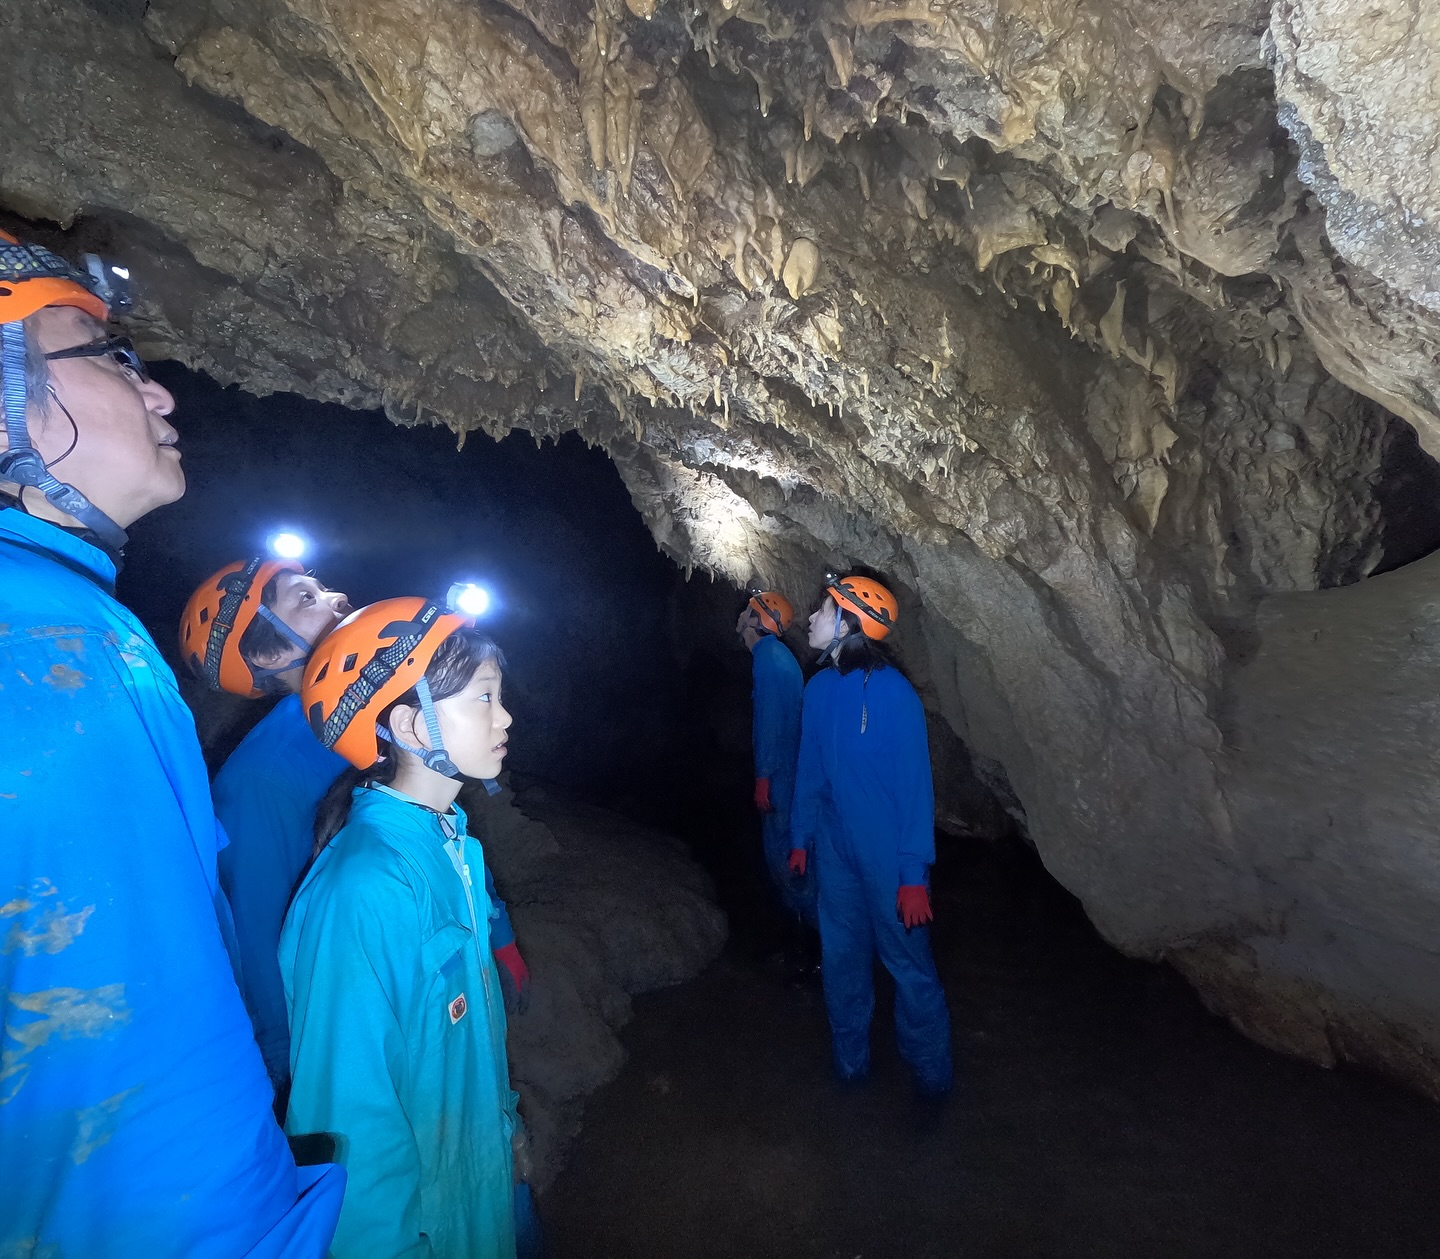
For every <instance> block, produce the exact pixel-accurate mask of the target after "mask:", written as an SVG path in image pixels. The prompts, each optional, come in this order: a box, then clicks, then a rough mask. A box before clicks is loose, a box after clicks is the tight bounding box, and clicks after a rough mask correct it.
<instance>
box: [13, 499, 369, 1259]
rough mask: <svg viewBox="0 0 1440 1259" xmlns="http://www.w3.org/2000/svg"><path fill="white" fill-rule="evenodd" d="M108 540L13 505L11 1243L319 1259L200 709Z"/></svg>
mask: <svg viewBox="0 0 1440 1259" xmlns="http://www.w3.org/2000/svg"><path fill="white" fill-rule="evenodd" d="M114 580H115V566H114V564H113V563H112V561H111V560H110V559H109V557H108V556H107V555H106V554H105V553H104V552H102V551H100V550H99V549H97V548H96V547H94V546H92V545H91V544H90V543H89V542H87V541H84V540H82V539H81V538H80V537H79V536H77V535H76V534H74V533H71V532H68V531H66V530H63V529H61V528H59V527H57V526H56V525H52V524H49V523H47V522H45V521H41V520H36V519H33V518H31V517H30V516H28V515H26V514H25V513H24V512H22V511H19V510H16V509H14V508H6V509H4V510H0V604H3V606H0V731H3V743H0V749H3V750H0V835H3V837H4V840H3V844H0V939H3V941H4V945H3V953H0V959H3V960H0V1004H3V1009H4V1024H5V1026H4V1059H3V1062H4V1065H3V1071H0V1254H4V1255H22V1254H23V1255H35V1256H41V1255H57V1256H60V1255H63V1256H80V1255H83V1256H86V1257H87V1259H97V1257H102V1259H103V1257H105V1256H115V1257H116V1259H138V1257H139V1256H144V1257H145V1259H165V1257H167V1256H175V1257H176V1259H180V1257H181V1256H183V1257H184V1259H234V1256H238V1255H251V1256H272V1255H273V1256H279V1255H285V1256H321V1255H324V1254H325V1252H326V1250H327V1248H328V1246H329V1242H330V1237H331V1233H332V1232H333V1230H334V1226H335V1218H336V1214H337V1212H338V1211H339V1208H340V1197H341V1194H342V1192H343V1189H344V1174H343V1172H341V1171H340V1169H339V1168H335V1167H306V1168H298V1169H297V1168H296V1166H295V1163H294V1160H293V1159H292V1158H291V1156H290V1150H289V1147H288V1146H287V1144H286V1142H285V1136H284V1134H283V1133H282V1132H281V1131H280V1128H279V1126H278V1125H277V1124H276V1123H275V1119H274V1116H273V1115H272V1113H271V1109H270V1108H271V1091H270V1084H269V1081H268V1080H267V1079H266V1078H265V1067H264V1064H263V1063H262V1062H261V1060H260V1055H259V1053H258V1052H257V1051H256V1048H255V1041H254V1038H253V1037H252V1036H251V1033H250V1023H249V1020H248V1019H247V1018H246V1017H245V1005H244V1003H243V1002H242V1001H241V999H240V994H239V992H238V991H237V990H236V987H235V979H234V977H233V975H232V973H231V969H230V963H229V960H228V959H227V957H226V953H225V949H224V946H223V945H222V943H221V935H220V929H219V925H218V923H217V921H216V916H215V906H216V897H217V895H218V882H217V879H216V872H215V858H216V846H217V830H216V825H215V815H214V813H213V811H212V809H211V803H210V784H209V781H208V777H207V775H206V772H205V762H204V760H203V758H202V756H201V753H200V744H199V740H198V739H197V738H196V735H195V722H194V720H193V719H192V718H191V716H190V710H189V709H188V708H187V707H186V706H185V703H184V701H183V700H182V699H181V698H180V692H179V689H178V687H177V686H176V684H175V677H174V675H173V674H172V673H171V671H170V668H169V666H168V665H166V663H165V661H164V660H163V659H162V658H161V655H160V653H159V651H158V650H157V649H156V647H155V644H154V643H153V642H152V641H151V639H150V636H149V635H148V634H147V633H146V632H145V630H144V628H143V627H142V626H141V625H140V623H139V621H137V620H136V619H135V617H134V616H133V615H131V613H130V612H129V611H127V610H126V609H125V608H123V607H122V606H121V605H120V604H119V603H117V602H116V601H115V598H114V596H113V583H114Z"/></svg>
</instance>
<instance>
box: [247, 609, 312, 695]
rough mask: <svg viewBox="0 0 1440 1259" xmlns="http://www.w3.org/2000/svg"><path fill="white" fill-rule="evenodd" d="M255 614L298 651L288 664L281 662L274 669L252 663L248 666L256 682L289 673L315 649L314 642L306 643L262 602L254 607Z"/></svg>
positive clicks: (302, 662)
mask: <svg viewBox="0 0 1440 1259" xmlns="http://www.w3.org/2000/svg"><path fill="white" fill-rule="evenodd" d="M255 615H256V616H258V617H260V618H261V619H262V620H264V621H266V622H267V623H268V624H269V625H270V627H271V628H272V629H273V630H274V631H275V632H276V633H277V634H279V635H280V637H281V638H288V639H289V640H290V645H291V646H292V647H295V648H297V649H298V650H299V652H300V654H299V655H298V656H296V657H295V659H294V660H292V661H290V663H289V664H282V665H279V666H278V667H276V668H274V669H262V668H261V667H260V666H259V665H253V664H252V665H251V666H250V676H251V677H252V678H254V679H255V681H256V682H263V681H264V680H265V679H266V678H276V677H279V676H280V675H281V674H282V673H289V672H290V670H291V669H295V668H298V667H299V666H300V665H302V664H304V663H305V661H306V660H308V659H309V658H310V653H311V652H312V651H314V650H315V647H314V644H313V643H307V642H306V641H305V640H304V639H303V638H301V637H300V635H299V634H297V633H296V632H295V631H294V630H293V629H291V628H290V626H288V625H286V624H285V622H284V621H282V620H281V619H280V618H279V617H278V616H277V615H276V614H275V613H274V612H272V611H271V610H270V609H269V608H267V607H266V606H265V605H264V604H263V603H262V604H261V605H260V606H259V607H258V608H256V609H255Z"/></svg>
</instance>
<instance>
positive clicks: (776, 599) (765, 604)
mask: <svg viewBox="0 0 1440 1259" xmlns="http://www.w3.org/2000/svg"><path fill="white" fill-rule="evenodd" d="M749 606H750V610H751V611H752V612H754V613H755V615H756V616H758V617H759V618H760V624H761V625H762V626H763V627H764V628H765V629H767V630H769V631H770V633H772V634H774V635H775V636H776V637H777V638H778V637H780V636H781V635H783V634H784V633H785V631H786V630H788V629H789V628H790V626H791V625H793V624H794V623H795V609H794V607H793V606H792V605H791V603H790V600H789V599H787V598H786V597H785V596H784V595H782V594H781V593H780V592H779V591H778V590H759V589H752V590H751V591H750V604H749Z"/></svg>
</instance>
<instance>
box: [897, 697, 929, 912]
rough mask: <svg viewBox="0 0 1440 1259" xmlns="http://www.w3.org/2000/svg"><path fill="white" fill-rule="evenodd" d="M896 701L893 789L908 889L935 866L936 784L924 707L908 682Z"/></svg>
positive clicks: (902, 872)
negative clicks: (931, 766)
mask: <svg viewBox="0 0 1440 1259" xmlns="http://www.w3.org/2000/svg"><path fill="white" fill-rule="evenodd" d="M897 701H898V702H897V703H896V705H895V729H894V731H893V746H894V749H895V756H894V760H893V762H892V764H891V784H892V785H891V790H892V792H893V793H894V808H895V817H896V820H897V822H898V824H899V835H898V848H899V857H900V883H901V886H907V885H913V884H917V883H923V882H925V872H926V870H927V869H928V868H929V867H930V866H932V865H934V864H935V785H934V781H933V779H932V778H931V774H930V740H929V738H928V737H927V736H926V733H925V707H924V705H923V704H922V703H921V702H920V697H919V696H918V695H917V694H916V693H915V689H914V688H913V687H912V686H910V685H909V683H904V684H903V685H902V686H901V688H900V692H899V695H898V697H897Z"/></svg>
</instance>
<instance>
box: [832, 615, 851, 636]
mask: <svg viewBox="0 0 1440 1259" xmlns="http://www.w3.org/2000/svg"><path fill="white" fill-rule="evenodd" d="M849 633H850V622H849V621H847V620H846V619H845V618H844V617H843V616H842V617H840V618H839V622H838V624H837V625H836V626H835V637H836V638H844V637H845V636H846V635H847V634H849Z"/></svg>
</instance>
